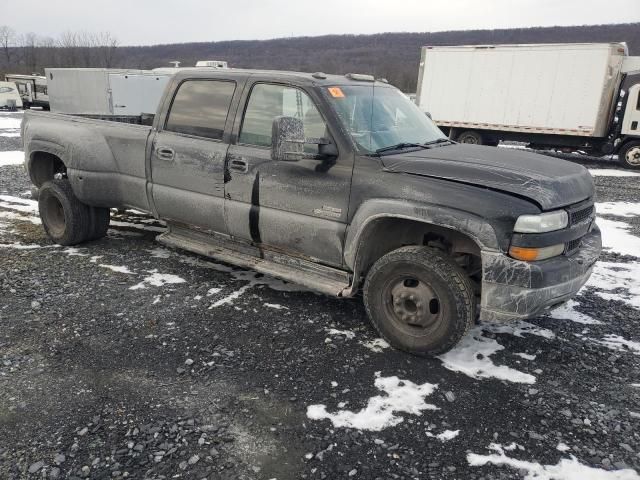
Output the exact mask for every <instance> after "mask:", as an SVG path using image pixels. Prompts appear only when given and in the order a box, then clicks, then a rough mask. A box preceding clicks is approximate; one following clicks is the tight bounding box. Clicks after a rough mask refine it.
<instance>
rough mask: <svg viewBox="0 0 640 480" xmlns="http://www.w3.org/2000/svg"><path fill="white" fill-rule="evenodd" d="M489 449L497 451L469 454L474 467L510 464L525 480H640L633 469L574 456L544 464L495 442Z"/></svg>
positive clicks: (470, 462) (468, 458)
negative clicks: (609, 468) (596, 463)
mask: <svg viewBox="0 0 640 480" xmlns="http://www.w3.org/2000/svg"><path fill="white" fill-rule="evenodd" d="M489 449H490V450H493V451H495V452H497V453H492V454H489V455H479V454H477V453H469V454H467V461H468V462H469V465H471V466H472V467H482V466H485V465H487V464H489V463H492V464H494V465H499V466H502V465H504V466H508V467H511V468H513V469H515V470H524V471H526V472H527V473H526V475H525V477H524V480H640V476H639V475H638V474H637V473H636V472H635V471H633V470H631V469H624V470H614V471H607V470H603V469H600V468H593V467H589V466H587V465H584V464H582V463H580V462H579V461H578V460H577V459H576V458H575V457H574V456H571V458H562V459H560V461H559V462H558V463H557V464H556V465H542V464H540V463H537V462H529V461H526V460H518V459H516V458H512V457H509V456H507V455H506V454H505V453H504V449H503V448H502V447H501V446H500V445H498V444H495V443H492V444H491V445H489Z"/></svg>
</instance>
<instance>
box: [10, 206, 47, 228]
mask: <svg viewBox="0 0 640 480" xmlns="http://www.w3.org/2000/svg"><path fill="white" fill-rule="evenodd" d="M1 206H2V203H0V207H1ZM0 218H6V219H8V220H19V221H23V222H31V223H33V224H35V225H40V224H41V223H42V222H41V221H40V219H39V218H38V217H32V216H26V215H20V214H19V213H15V212H7V211H6V210H2V211H0Z"/></svg>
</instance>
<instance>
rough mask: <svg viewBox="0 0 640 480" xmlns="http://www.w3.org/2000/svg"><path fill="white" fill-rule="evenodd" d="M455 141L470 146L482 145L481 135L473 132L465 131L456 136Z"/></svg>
mask: <svg viewBox="0 0 640 480" xmlns="http://www.w3.org/2000/svg"><path fill="white" fill-rule="evenodd" d="M457 141H458V142H459V143H468V144H471V145H484V142H483V138H482V135H480V132H476V131H475V130H465V131H464V132H462V133H461V134H460V135H458V138H457Z"/></svg>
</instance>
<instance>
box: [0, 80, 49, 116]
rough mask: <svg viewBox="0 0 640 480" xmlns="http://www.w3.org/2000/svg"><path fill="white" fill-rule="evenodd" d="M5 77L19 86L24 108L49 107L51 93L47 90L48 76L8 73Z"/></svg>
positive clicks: (46, 108)
mask: <svg viewBox="0 0 640 480" xmlns="http://www.w3.org/2000/svg"><path fill="white" fill-rule="evenodd" d="M4 79H5V80H6V81H7V82H13V83H15V84H16V87H17V88H18V92H19V94H20V98H21V99H22V104H23V106H24V108H30V107H42V108H43V109H45V110H48V109H49V95H48V91H47V77H44V76H42V75H19V74H8V75H5V77H4Z"/></svg>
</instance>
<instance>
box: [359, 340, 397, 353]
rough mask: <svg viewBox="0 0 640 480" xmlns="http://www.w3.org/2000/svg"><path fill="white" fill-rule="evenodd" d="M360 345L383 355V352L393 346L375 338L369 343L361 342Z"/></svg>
mask: <svg viewBox="0 0 640 480" xmlns="http://www.w3.org/2000/svg"><path fill="white" fill-rule="evenodd" d="M360 344H361V345H362V346H363V347H365V348H368V349H369V350H371V351H372V352H374V353H381V352H382V351H383V350H386V349H387V348H391V345H389V344H388V343H387V342H386V341H385V340H384V339H382V338H374V339H373V340H370V341H368V342H360Z"/></svg>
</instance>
